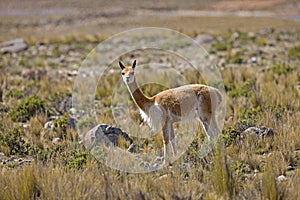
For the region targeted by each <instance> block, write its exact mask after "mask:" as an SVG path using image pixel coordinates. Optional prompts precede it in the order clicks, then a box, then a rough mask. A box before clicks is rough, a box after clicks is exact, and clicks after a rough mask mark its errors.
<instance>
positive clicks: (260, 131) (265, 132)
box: [241, 126, 274, 139]
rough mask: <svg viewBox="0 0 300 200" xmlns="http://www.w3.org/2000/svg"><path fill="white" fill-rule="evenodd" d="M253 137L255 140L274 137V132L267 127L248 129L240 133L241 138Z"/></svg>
mask: <svg viewBox="0 0 300 200" xmlns="http://www.w3.org/2000/svg"><path fill="white" fill-rule="evenodd" d="M247 136H251V137H252V136H254V137H256V138H257V139H259V138H265V137H271V136H274V131H273V129H271V128H267V127H264V126H262V127H249V128H247V129H246V130H244V131H243V132H242V133H241V137H242V138H244V137H247Z"/></svg>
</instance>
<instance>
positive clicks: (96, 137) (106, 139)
mask: <svg viewBox="0 0 300 200" xmlns="http://www.w3.org/2000/svg"><path fill="white" fill-rule="evenodd" d="M120 138H123V139H124V140H125V141H126V142H128V143H129V145H130V146H129V148H128V151H131V150H132V149H133V145H132V143H133V140H132V139H131V138H130V137H129V135H128V134H127V133H125V132H123V131H122V130H121V129H120V128H117V127H114V126H110V125H107V124H99V125H97V126H95V127H94V128H93V129H91V130H90V131H88V132H87V133H86V135H85V136H84V139H83V143H84V144H85V146H86V148H87V149H89V150H91V149H92V148H94V147H95V146H96V145H98V144H104V145H105V146H118V144H119V142H120V141H119V139H120Z"/></svg>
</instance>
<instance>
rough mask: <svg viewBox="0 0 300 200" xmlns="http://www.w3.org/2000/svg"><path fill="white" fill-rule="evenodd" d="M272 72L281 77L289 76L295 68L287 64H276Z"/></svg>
mask: <svg viewBox="0 0 300 200" xmlns="http://www.w3.org/2000/svg"><path fill="white" fill-rule="evenodd" d="M272 70H273V72H274V73H275V74H278V75H281V74H287V73H289V72H291V71H293V70H294V68H293V67H291V66H289V65H285V64H282V65H279V64H276V65H274V66H273V67H272Z"/></svg>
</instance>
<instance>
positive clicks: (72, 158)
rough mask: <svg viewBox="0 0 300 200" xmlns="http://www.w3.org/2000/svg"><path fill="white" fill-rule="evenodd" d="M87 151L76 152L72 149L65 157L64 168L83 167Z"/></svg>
mask: <svg viewBox="0 0 300 200" xmlns="http://www.w3.org/2000/svg"><path fill="white" fill-rule="evenodd" d="M88 156H89V152H87V151H83V152H76V151H75V150H72V151H70V152H69V157H68V158H67V159H66V165H65V167H66V169H83V167H84V166H85V164H86V163H87V159H88Z"/></svg>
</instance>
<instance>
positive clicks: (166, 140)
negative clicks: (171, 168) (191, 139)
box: [162, 121, 177, 160]
mask: <svg viewBox="0 0 300 200" xmlns="http://www.w3.org/2000/svg"><path fill="white" fill-rule="evenodd" d="M162 131H163V144H164V159H165V160H166V159H167V158H168V156H170V144H171V147H172V151H173V155H176V153H177V152H176V141H175V134H174V128H173V123H171V122H168V121H167V122H166V123H165V124H164V126H163V129H162Z"/></svg>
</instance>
